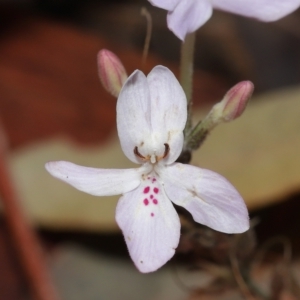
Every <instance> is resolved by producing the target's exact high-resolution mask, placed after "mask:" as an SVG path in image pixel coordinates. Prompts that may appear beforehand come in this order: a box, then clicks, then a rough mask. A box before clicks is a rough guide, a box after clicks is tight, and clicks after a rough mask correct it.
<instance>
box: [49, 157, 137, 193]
mask: <svg viewBox="0 0 300 300" xmlns="http://www.w3.org/2000/svg"><path fill="white" fill-rule="evenodd" d="M45 167H46V169H47V171H48V172H49V173H50V174H51V175H52V176H54V177H56V178H58V179H60V180H62V181H64V182H66V183H68V184H70V185H72V186H73V187H75V188H76V189H78V190H80V191H83V192H86V193H88V194H91V195H94V196H111V195H118V194H122V193H126V192H128V191H131V190H133V189H135V188H136V187H138V186H139V184H140V181H141V173H142V172H143V169H142V168H139V169H124V170H118V169H96V168H89V167H82V166H78V165H75V164H73V163H70V162H67V161H52V162H48V163H47V164H46V165H45Z"/></svg>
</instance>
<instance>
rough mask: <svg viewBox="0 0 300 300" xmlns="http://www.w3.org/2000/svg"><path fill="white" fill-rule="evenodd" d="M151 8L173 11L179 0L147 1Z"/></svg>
mask: <svg viewBox="0 0 300 300" xmlns="http://www.w3.org/2000/svg"><path fill="white" fill-rule="evenodd" d="M148 1H149V2H150V3H151V4H152V5H153V6H157V7H159V8H162V9H166V10H173V9H174V8H175V6H176V5H177V4H178V2H179V1H180V0H148Z"/></svg>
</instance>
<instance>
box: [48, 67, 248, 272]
mask: <svg viewBox="0 0 300 300" xmlns="http://www.w3.org/2000/svg"><path fill="white" fill-rule="evenodd" d="M186 105H187V103H186V98H185V94H184V92H183V90H182V88H181V86H180V84H179V83H178V81H177V79H176V78H175V76H174V75H173V73H172V72H171V71H170V70H169V69H167V68H165V67H163V66H157V67H155V68H154V69H153V70H152V71H151V72H150V74H149V75H148V76H147V77H146V76H145V75H144V74H143V73H142V72H141V71H138V70H137V71H135V72H134V73H133V74H132V75H131V76H130V77H129V78H128V79H127V81H126V82H125V84H124V86H123V88H122V90H121V93H120V95H119V98H118V102H117V127H118V134H119V138H120V142H121V147H122V149H123V151H124V153H125V155H126V156H127V157H128V158H129V159H130V160H131V161H133V162H134V163H137V164H141V166H140V167H139V168H137V169H124V170H117V169H95V168H88V167H82V166H77V165H75V164H73V163H70V162H64V161H59V162H49V163H47V164H46V168H47V170H48V171H49V172H50V173H51V174H52V175H53V176H55V177H57V178H59V179H61V180H63V181H65V182H67V183H69V184H71V185H72V186H74V187H75V188H77V189H79V190H81V191H84V192H87V193H89V194H92V195H96V196H104V195H106V196H108V195H116V194H123V195H122V197H121V198H120V200H119V202H118V205H117V209H116V221H117V223H118V225H119V226H120V228H121V229H122V231H123V234H124V237H125V240H126V243H127V247H128V250H129V253H130V256H131V258H132V260H133V261H134V263H135V265H136V266H137V268H138V269H139V270H140V271H141V272H151V271H155V270H157V269H158V268H160V267H161V266H162V265H163V264H165V263H166V262H167V261H168V260H169V259H170V258H171V257H172V256H173V255H174V253H175V249H176V247H177V245H178V243H179V237H180V221H179V217H178V215H177V213H176V211H175V209H174V207H173V205H172V203H171V201H172V202H174V203H175V204H177V205H180V206H182V207H184V208H185V209H187V210H188V211H189V212H190V213H191V214H192V216H193V218H194V220H195V221H196V222H199V223H201V224H204V225H206V226H209V227H211V228H213V229H215V230H218V231H222V232H225V233H241V232H244V231H246V230H247V229H248V228H249V217H248V212H247V208H246V206H245V204H244V201H243V199H242V198H241V196H240V195H239V193H238V192H237V191H236V189H235V188H234V187H233V186H232V185H231V184H230V183H229V182H228V181H227V180H226V179H225V178H223V177H222V176H220V175H218V174H216V173H214V172H212V171H209V170H204V169H200V168H197V167H194V166H191V165H184V164H180V163H175V160H176V159H177V158H178V156H179V155H180V153H181V150H182V147H183V141H184V137H183V129H184V126H185V123H186V118H187V108H186Z"/></svg>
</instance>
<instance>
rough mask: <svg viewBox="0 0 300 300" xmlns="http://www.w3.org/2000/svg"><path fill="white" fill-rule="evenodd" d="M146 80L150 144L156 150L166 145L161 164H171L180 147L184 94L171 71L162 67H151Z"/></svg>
mask: <svg viewBox="0 0 300 300" xmlns="http://www.w3.org/2000/svg"><path fill="white" fill-rule="evenodd" d="M147 81H148V84H149V90H150V97H151V129H152V144H153V147H157V148H158V149H159V147H160V146H163V145H164V144H165V143H166V144H168V145H169V147H170V152H169V155H168V156H167V157H166V158H165V163H172V162H174V161H175V160H176V159H177V158H178V156H179V155H180V153H181V151H182V147H183V129H184V126H185V123H186V119H187V101H186V96H185V93H184V91H183V89H182V87H181V85H180V84H179V82H178V80H177V79H176V77H175V76H174V74H173V73H172V72H171V71H170V70H169V69H168V68H166V67H163V66H156V67H155V68H153V70H152V71H151V72H150V73H149V75H148V76H147ZM156 144H157V146H156Z"/></svg>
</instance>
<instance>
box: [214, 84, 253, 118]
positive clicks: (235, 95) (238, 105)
mask: <svg viewBox="0 0 300 300" xmlns="http://www.w3.org/2000/svg"><path fill="white" fill-rule="evenodd" d="M253 90H254V85H253V83H252V82H251V81H242V82H239V83H238V84H236V85H235V86H234V87H232V88H231V89H230V90H229V91H228V92H227V93H226V95H225V96H224V98H223V100H222V101H221V102H219V103H217V104H216V105H215V106H214V109H215V110H216V113H217V114H219V116H218V117H219V118H220V119H221V121H224V122H228V121H232V120H234V119H236V118H238V117H239V116H240V115H241V114H242V113H243V112H244V110H245V108H246V106H247V103H248V100H249V99H250V97H251V95H252V93H253Z"/></svg>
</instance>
